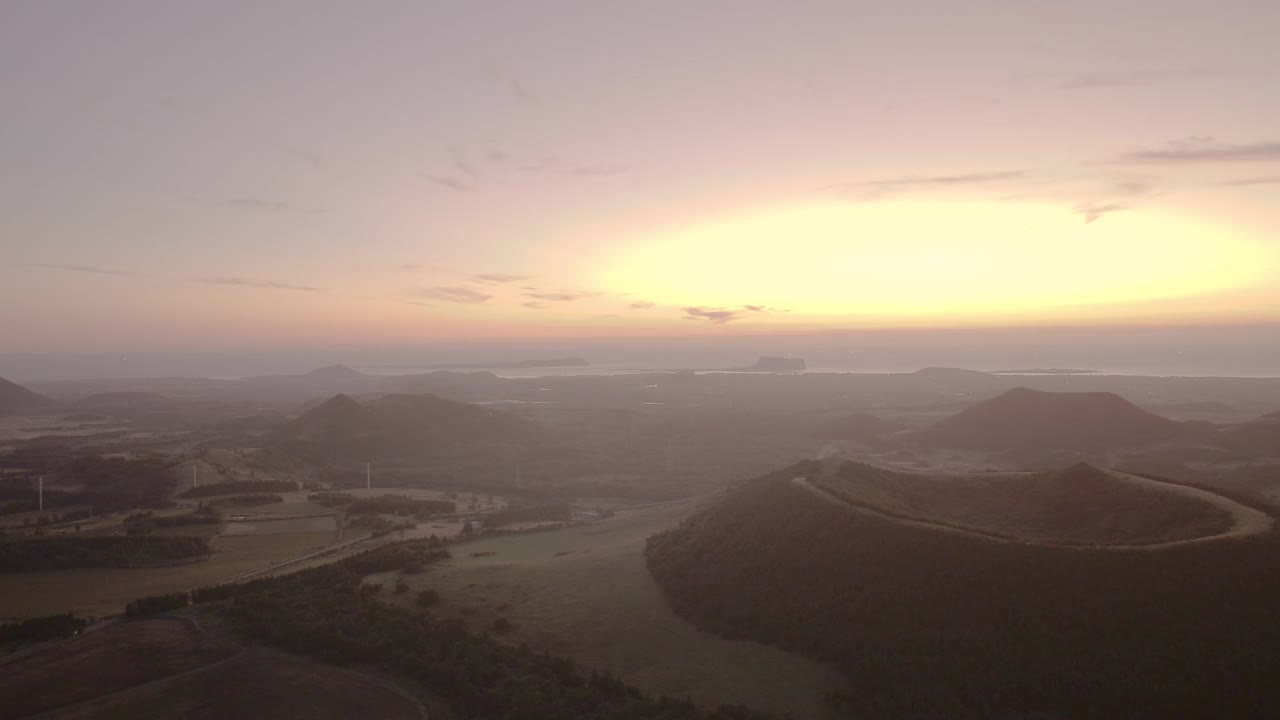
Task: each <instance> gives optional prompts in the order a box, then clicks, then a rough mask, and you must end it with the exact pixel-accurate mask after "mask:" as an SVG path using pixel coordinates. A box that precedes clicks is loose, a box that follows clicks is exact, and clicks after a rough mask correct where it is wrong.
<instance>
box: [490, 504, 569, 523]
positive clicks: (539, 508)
mask: <svg viewBox="0 0 1280 720" xmlns="http://www.w3.org/2000/svg"><path fill="white" fill-rule="evenodd" d="M572 517H573V509H572V508H570V507H569V505H568V504H565V503H560V504H556V505H530V506H526V507H508V508H503V509H502V510H499V511H497V512H493V513H489V514H488V515H485V516H484V521H485V523H486V524H488V525H491V526H493V527H500V526H502V525H511V524H513V523H519V522H538V521H542V520H566V521H567V520H569V519H570V518H572Z"/></svg>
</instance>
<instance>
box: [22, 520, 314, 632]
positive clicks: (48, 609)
mask: <svg viewBox="0 0 1280 720" xmlns="http://www.w3.org/2000/svg"><path fill="white" fill-rule="evenodd" d="M336 535H337V533H335V532H320V533H296V534H292V535H261V536H240V537H217V538H215V539H214V541H213V544H214V554H213V557H211V558H210V559H208V560H204V561H200V562H195V563H190V564H186V565H174V566H170V567H155V568H88V569H82V570H54V571H48V572H29V573H5V574H0V618H25V617H36V616H39V615H49V614H51V613H58V612H66V611H71V612H74V613H76V614H78V615H89V616H93V617H102V616H104V615H110V614H113V613H118V612H121V611H122V610H123V609H124V606H125V605H126V604H128V603H129V601H131V600H134V599H136V598H139V597H144V596H148V595H159V594H162V593H171V592H177V591H180V590H188V589H190V588H193V587H198V586H201V585H209V584H211V583H215V582H218V581H220V580H224V579H226V578H229V577H231V576H233V575H238V574H240V573H243V572H247V571H249V570H254V569H257V568H260V567H263V566H265V565H270V564H272V563H276V562H280V561H281V560H286V559H288V558H291V557H294V556H297V555H301V554H302V553H304V552H307V551H309V550H316V549H319V548H322V547H324V546H326V545H329V544H330V543H332V542H334V540H335V539H336Z"/></svg>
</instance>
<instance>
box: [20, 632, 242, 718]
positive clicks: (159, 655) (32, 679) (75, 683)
mask: <svg viewBox="0 0 1280 720" xmlns="http://www.w3.org/2000/svg"><path fill="white" fill-rule="evenodd" d="M233 653H234V650H233V649H232V648H230V647H228V646H225V645H222V644H217V643H211V642H208V641H207V640H206V639H205V638H204V637H202V635H201V633H199V631H198V630H197V629H196V628H195V626H194V625H193V624H192V623H191V622H189V621H184V620H178V619H154V620H139V621H121V622H115V623H111V624H109V625H106V626H103V627H100V628H94V629H92V630H90V631H89V632H85V633H82V634H80V635H78V636H76V637H73V638H68V639H67V640H63V641H60V642H54V643H49V644H47V645H41V646H35V647H33V648H32V649H31V651H30V652H24V653H18V654H17V655H16V656H12V657H8V658H2V659H0V678H3V681H0V707H3V708H4V709H5V716H6V717H15V718H17V717H24V716H26V715H31V714H34V713H37V712H41V711H45V710H49V709H51V708H54V707H58V706H60V705H69V704H74V703H78V702H83V701H85V700H88V699H91V698H94V697H97V696H99V695H105V694H109V693H113V692H116V691H119V690H123V689H125V688H128V687H132V686H134V685H137V684H139V683H143V682H147V681H150V680H154V679H156V678H157V677H163V676H165V675H173V674H176V673H181V672H186V671H188V670H193V669H195V668H197V667H201V666H203V665H207V664H209V663H212V662H215V661H217V660H220V659H223V658H226V657H228V656H230V655H232V654H233Z"/></svg>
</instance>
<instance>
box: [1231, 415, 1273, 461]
mask: <svg viewBox="0 0 1280 720" xmlns="http://www.w3.org/2000/svg"><path fill="white" fill-rule="evenodd" d="M1223 436H1224V437H1225V438H1226V441H1227V442H1228V443H1229V444H1231V445H1233V446H1235V447H1238V448H1242V449H1244V450H1247V451H1249V452H1253V453H1258V454H1260V455H1271V456H1276V455H1280V412H1274V413H1268V414H1266V415H1263V416H1262V417H1260V418H1257V419H1255V420H1250V421H1249V422H1243V423H1239V424H1238V425H1231V426H1229V427H1227V428H1226V430H1225V431H1223Z"/></svg>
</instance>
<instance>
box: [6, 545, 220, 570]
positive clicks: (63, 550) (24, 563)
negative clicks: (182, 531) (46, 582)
mask: <svg viewBox="0 0 1280 720" xmlns="http://www.w3.org/2000/svg"><path fill="white" fill-rule="evenodd" d="M209 552H210V549H209V541H208V540H207V539H205V538H198V537H141V536H109V537H81V536H76V537H45V538H32V539H9V540H3V541H0V572H31V571H36V570H67V569H71V568H95V567H116V568H120V567H139V566H145V565H160V564H165V563H172V562H177V561H180V560H188V559H191V558H197V557H201V556H204V555H208V554H209Z"/></svg>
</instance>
